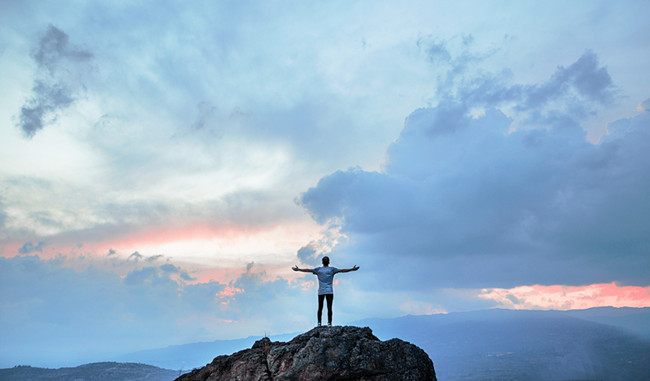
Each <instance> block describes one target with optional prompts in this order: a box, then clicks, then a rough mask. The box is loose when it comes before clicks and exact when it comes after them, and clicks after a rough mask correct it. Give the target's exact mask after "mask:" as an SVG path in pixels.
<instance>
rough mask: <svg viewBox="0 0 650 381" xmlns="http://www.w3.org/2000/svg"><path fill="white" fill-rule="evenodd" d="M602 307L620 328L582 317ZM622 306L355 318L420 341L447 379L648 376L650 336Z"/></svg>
mask: <svg viewBox="0 0 650 381" xmlns="http://www.w3.org/2000/svg"><path fill="white" fill-rule="evenodd" d="M645 310H646V311H645V319H646V320H645V321H646V322H648V316H649V315H648V314H647V312H648V311H647V310H648V309H645ZM603 312H605V315H609V318H614V316H612V315H616V314H617V313H620V317H622V320H621V321H618V322H617V325H618V326H619V327H615V326H612V325H605V324H601V323H597V322H594V321H587V320H585V319H583V318H579V317H577V316H580V315H590V316H591V317H592V318H594V317H595V318H597V319H600V316H601V313H603ZM622 312H624V311H592V310H586V311H567V312H562V311H512V310H486V311H477V312H467V313H452V314H447V315H425V316H405V317H402V318H397V319H368V320H363V321H361V322H357V323H355V324H358V325H369V326H371V327H372V328H373V331H374V332H375V334H376V335H377V337H379V338H380V339H386V338H389V337H400V338H401V339H403V340H407V341H410V342H412V343H414V344H416V345H418V346H420V347H421V348H422V349H424V350H425V351H426V352H427V353H428V354H429V356H430V357H431V358H432V359H433V362H434V365H435V367H436V373H437V374H438V377H439V379H441V380H650V341H648V340H645V339H643V338H642V336H641V335H634V334H632V333H631V332H632V330H631V329H629V328H628V329H627V330H624V329H623V328H621V326H625V325H626V324H627V323H626V322H627V317H628V315H627V314H624V313H622ZM631 312H634V313H635V314H637V315H638V316H636V318H635V319H636V320H635V321H637V320H640V316H641V315H642V314H641V315H639V314H638V313H639V312H642V311H638V310H636V311H631Z"/></svg>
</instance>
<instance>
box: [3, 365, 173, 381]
mask: <svg viewBox="0 0 650 381" xmlns="http://www.w3.org/2000/svg"><path fill="white" fill-rule="evenodd" d="M179 375H180V374H179V372H178V371H175V370H169V369H161V368H157V367H155V366H151V365H145V364H133V363H126V364H124V363H115V362H99V363H93V364H86V365H81V366H78V367H75V368H59V369H46V368H34V367H31V366H16V367H13V368H8V369H0V380H2V381H4V380H6V381H17V380H20V381H72V380H74V381H171V380H174V379H176V378H177V377H178V376H179Z"/></svg>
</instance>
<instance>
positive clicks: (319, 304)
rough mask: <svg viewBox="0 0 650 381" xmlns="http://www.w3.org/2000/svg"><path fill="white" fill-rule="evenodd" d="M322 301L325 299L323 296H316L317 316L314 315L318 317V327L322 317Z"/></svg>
mask: <svg viewBox="0 0 650 381" xmlns="http://www.w3.org/2000/svg"><path fill="white" fill-rule="evenodd" d="M323 299H325V295H318V314H317V315H316V316H318V325H320V322H321V320H322V319H321V318H322V316H323ZM328 300H329V299H328ZM328 303H329V302H328ZM328 305H329V304H328Z"/></svg>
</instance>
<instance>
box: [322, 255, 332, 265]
mask: <svg viewBox="0 0 650 381" xmlns="http://www.w3.org/2000/svg"><path fill="white" fill-rule="evenodd" d="M329 264H330V257H328V256H327V255H326V256H324V257H323V266H329Z"/></svg>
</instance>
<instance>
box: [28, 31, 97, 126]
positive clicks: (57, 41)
mask: <svg viewBox="0 0 650 381" xmlns="http://www.w3.org/2000/svg"><path fill="white" fill-rule="evenodd" d="M92 57H93V55H92V53H90V52H88V51H86V50H83V49H81V48H79V47H76V46H74V45H72V44H71V43H70V42H69V37H68V35H67V34H66V33H65V32H63V31H62V30H60V29H58V28H57V27H55V26H53V25H49V26H48V28H47V30H46V31H45V33H44V34H43V36H42V37H41V39H40V41H39V44H38V46H37V48H36V49H35V50H34V51H33V52H32V58H33V59H34V61H35V62H36V64H37V66H38V68H39V72H38V74H37V77H38V78H37V79H36V80H35V81H34V85H33V87H32V96H31V97H30V98H29V99H28V100H27V101H26V102H25V104H24V105H23V106H22V108H21V110H20V117H19V120H18V127H19V128H21V129H22V131H23V133H24V135H25V136H26V137H28V138H31V137H33V136H34V135H35V134H36V133H37V132H38V131H40V130H41V129H43V127H44V126H45V125H46V124H49V123H53V122H54V121H55V120H56V118H57V112H58V111H61V110H64V109H66V108H68V107H69V106H70V105H72V104H73V103H74V101H75V99H76V97H77V95H78V94H79V93H80V92H81V91H83V89H84V85H83V83H80V82H79V79H78V78H77V76H76V75H75V74H77V75H78V72H79V70H81V67H83V66H80V65H83V64H85V63H87V62H88V61H90V60H91V59H92Z"/></svg>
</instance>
